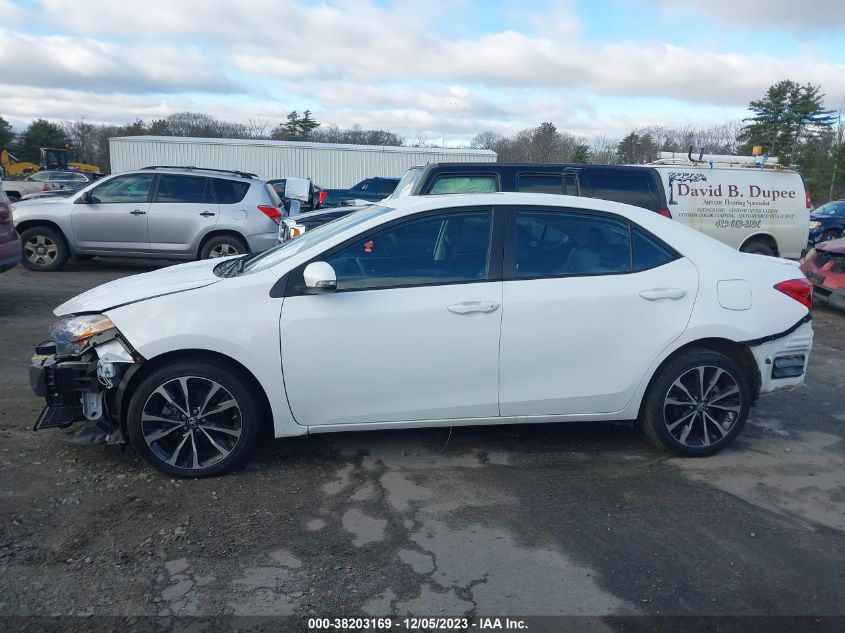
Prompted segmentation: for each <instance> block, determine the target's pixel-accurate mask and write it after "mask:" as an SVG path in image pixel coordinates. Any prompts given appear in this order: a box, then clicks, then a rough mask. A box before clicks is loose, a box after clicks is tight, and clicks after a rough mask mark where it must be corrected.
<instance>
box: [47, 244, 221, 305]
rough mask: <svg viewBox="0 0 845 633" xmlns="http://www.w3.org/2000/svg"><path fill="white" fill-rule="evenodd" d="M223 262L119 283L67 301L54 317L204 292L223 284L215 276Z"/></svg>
mask: <svg viewBox="0 0 845 633" xmlns="http://www.w3.org/2000/svg"><path fill="white" fill-rule="evenodd" d="M222 261H225V260H224V259H222V258H220V259H205V260H202V261H198V262H190V263H188V264H180V265H177V266H169V267H167V268H162V269H161V270H154V271H152V272H149V273H141V274H139V275H132V276H131V277H125V278H123V279H116V280H115V281H110V282H109V283H107V284H103V285H102V286H97V287H96V288H92V289H91V290H89V291H88V292H83V293H82V294H81V295H77V296H75V297H74V298H73V299H70V300H68V301H65V302H64V303H63V304H62V305H60V306H59V307H58V308H56V309H55V310H53V313H54V314H55V315H56V316H65V315H68V314H79V313H82V312H104V311H106V310H108V309H110V308H116V307H117V306H123V305H126V304H128V303H135V302H136V301H143V300H144V299H151V298H153V297H159V296H161V295H167V294H173V293H174V292H182V291H185V290H193V289H194V288H202V287H203V286H208V285H210V284H213V283H217V282H218V281H220V279H221V278H220V277H218V276H217V275H215V274H214V267H215V266H217V265H218V264H220V262H222Z"/></svg>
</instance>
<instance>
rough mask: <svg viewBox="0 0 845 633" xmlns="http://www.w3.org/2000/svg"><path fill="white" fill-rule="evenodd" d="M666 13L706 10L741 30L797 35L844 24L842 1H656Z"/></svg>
mask: <svg viewBox="0 0 845 633" xmlns="http://www.w3.org/2000/svg"><path fill="white" fill-rule="evenodd" d="M656 1H657V3H658V4H660V5H661V8H662V9H663V10H664V11H666V12H667V13H677V12H679V11H691V12H694V13H705V14H708V15H710V16H712V17H713V18H715V19H716V20H718V21H719V23H720V24H722V25H729V26H732V27H739V28H742V29H756V28H759V27H761V26H768V27H775V28H778V29H781V30H784V31H787V32H790V33H795V34H798V35H802V34H807V31H808V30H810V31H814V32H819V31H838V30H840V29H841V28H842V27H843V26H845V11H843V5H842V0H801V1H800V2H796V1H795V0H765V2H761V1H760V0H707V2H701V1H700V0H656Z"/></svg>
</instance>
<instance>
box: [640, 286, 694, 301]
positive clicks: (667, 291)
mask: <svg viewBox="0 0 845 633" xmlns="http://www.w3.org/2000/svg"><path fill="white" fill-rule="evenodd" d="M686 294H687V291H686V290H684V289H682V288H652V289H651V290H643V291H642V292H641V293H640V296H641V297H642V298H643V299H647V300H648V301H657V300H658V299H672V300H674V301H677V300H678V299H681V298H683V297H684V296H686Z"/></svg>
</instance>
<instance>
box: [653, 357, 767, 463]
mask: <svg viewBox="0 0 845 633" xmlns="http://www.w3.org/2000/svg"><path fill="white" fill-rule="evenodd" d="M702 367H703V368H704V375H703V378H702V377H700V375H699V368H702ZM719 372H721V373H719ZM714 377H715V378H716V380H715V382H713V384H712V385H711V384H710V383H711V381H713V379H714ZM677 382H680V383H681V387H683V388H685V389H686V391H684V390H683V389H682V388H681V387H678V386H676V385H677ZM699 382H703V384H704V387H705V389H704V394H705V398H700V394H699V393H697V391H700V388H699V387H698V386H697V383H699ZM708 387H710V389H709V390H708ZM734 388H735V389H736V393H735V394H734V393H732V392H733V390H734ZM714 390H715V391H714ZM702 400H703V401H704V403H705V404H704V405H702V406H701V407H700V406H699V405H698V404H696V402H700V401H702ZM687 401H689V404H687V403H686V402H687ZM675 402H678V404H674V403H675ZM708 402H709V403H710V404H709V405H708V404H707V403H708ZM750 407H751V388H750V386H749V383H748V377H747V376H746V375H745V372H744V371H743V369H742V368H741V367H740V366H739V365H738V364H737V363H736V362H735V361H734V360H733V359H731V358H729V357H727V356H725V355H724V354H720V353H719V352H714V351H711V350H707V349H699V348H693V349H689V350H687V351H685V352H683V353H681V354H679V355H678V356H676V357H675V358H673V359H671V360H670V361H669V362H667V363H666V364H665V365H663V366H662V367H661V368H660V369H659V370H658V371H657V373H656V374H655V375H654V376H653V377H652V379H651V383H650V384H649V387H648V390H647V391H646V395H645V398H644V399H643V404H642V407H641V408H640V420H639V421H640V425H641V426H642V428H643V430H644V431H645V433H646V435H647V436H648V437H649V439H651V441H652V442H654V443H655V444H656V445H657V446H660V447H662V448H666V449H669V450H670V451H672V452H673V453H676V454H678V455H684V456H705V455H712V454H714V453H717V452H718V451H720V450H722V449H723V448H724V447H725V446H727V445H729V444H730V443H731V442H733V440H734V439H735V438H736V436H737V435H739V433H740V431H742V427H743V426H745V422H746V420H747V419H748V411H749V409H750ZM729 409H730V410H729ZM687 416H691V418H689V419H690V422H689V423H687V422H686V421H680V422H679V420H684V417H687ZM708 416H709V417H708ZM688 427H689V428H688Z"/></svg>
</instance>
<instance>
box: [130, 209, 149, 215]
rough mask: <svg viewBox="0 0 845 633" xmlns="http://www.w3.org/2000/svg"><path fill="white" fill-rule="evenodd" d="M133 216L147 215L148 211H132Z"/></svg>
mask: <svg viewBox="0 0 845 633" xmlns="http://www.w3.org/2000/svg"><path fill="white" fill-rule="evenodd" d="M129 213H131V214H132V215H147V212H146V211H141V209H135V210H134V211H130V212H129Z"/></svg>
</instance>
